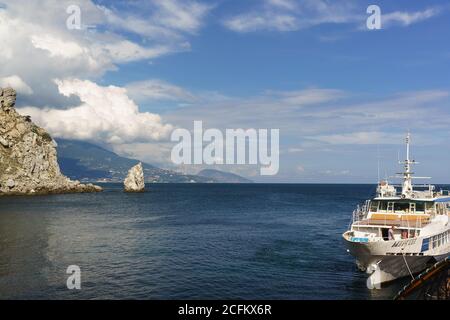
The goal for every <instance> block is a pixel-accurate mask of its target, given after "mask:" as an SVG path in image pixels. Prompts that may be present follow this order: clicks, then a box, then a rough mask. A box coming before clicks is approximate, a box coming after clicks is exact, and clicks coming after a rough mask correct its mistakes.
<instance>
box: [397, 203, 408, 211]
mask: <svg viewBox="0 0 450 320" xmlns="http://www.w3.org/2000/svg"><path fill="white" fill-rule="evenodd" d="M394 211H395V212H397V211H404V212H408V211H409V202H395V203H394Z"/></svg>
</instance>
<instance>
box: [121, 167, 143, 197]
mask: <svg viewBox="0 0 450 320" xmlns="http://www.w3.org/2000/svg"><path fill="white" fill-rule="evenodd" d="M123 184H124V186H125V192H144V189H145V183H144V170H143V168H142V163H140V162H139V163H138V164H137V165H135V166H134V167H132V168H131V169H130V170H129V171H128V175H127V177H126V178H125V181H124V182H123Z"/></svg>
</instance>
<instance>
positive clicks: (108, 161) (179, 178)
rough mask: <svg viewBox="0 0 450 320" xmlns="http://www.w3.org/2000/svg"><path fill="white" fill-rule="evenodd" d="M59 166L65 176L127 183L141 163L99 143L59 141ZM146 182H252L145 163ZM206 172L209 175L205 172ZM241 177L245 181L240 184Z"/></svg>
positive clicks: (223, 173)
mask: <svg viewBox="0 0 450 320" xmlns="http://www.w3.org/2000/svg"><path fill="white" fill-rule="evenodd" d="M56 142H57V144H58V147H57V151H58V163H59V166H60V168H61V171H62V173H64V174H65V175H66V176H68V177H70V178H71V179H76V180H80V181H98V182H99V181H105V182H123V180H124V179H125V177H126V175H127V173H128V170H129V169H130V168H131V167H132V166H134V165H135V164H137V163H138V162H139V160H136V159H129V158H125V157H121V156H119V155H117V154H115V153H114V152H112V151H109V150H106V149H104V148H102V147H99V146H97V145H95V144H92V143H89V142H84V141H78V140H66V139H56ZM142 166H143V168H144V176H145V180H146V182H159V183H217V182H234V183H235V182H244V181H246V182H249V180H247V179H245V178H243V177H240V176H238V175H234V174H231V173H226V172H222V171H218V170H203V171H202V172H203V173H204V174H202V175H185V174H182V173H179V172H175V171H172V170H165V169H160V168H157V167H155V166H153V165H151V164H148V163H144V162H143V163H142ZM205 171H206V172H205ZM238 178H240V179H241V181H238V180H239V179H238Z"/></svg>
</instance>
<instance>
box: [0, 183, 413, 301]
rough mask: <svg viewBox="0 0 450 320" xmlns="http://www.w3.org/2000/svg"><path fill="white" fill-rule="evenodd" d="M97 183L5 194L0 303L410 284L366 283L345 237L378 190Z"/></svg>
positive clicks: (0, 201)
mask: <svg viewBox="0 0 450 320" xmlns="http://www.w3.org/2000/svg"><path fill="white" fill-rule="evenodd" d="M103 186H104V188H105V191H104V192H102V193H98V194H71V195H52V196H36V197H2V198H0V299H391V298H392V297H393V296H394V295H395V293H396V292H397V291H398V290H399V288H400V287H401V286H402V285H404V284H405V281H406V280H400V281H397V282H394V283H392V284H391V285H389V286H387V287H385V288H383V289H381V290H375V291H371V290H368V289H367V288H366V283H365V281H366V277H367V276H366V275H365V274H364V273H361V272H359V271H357V269H356V267H355V265H354V261H353V259H352V257H350V256H349V255H348V253H347V252H346V250H345V248H344V245H343V242H342V240H341V234H342V232H343V231H345V230H346V228H347V227H348V224H349V220H350V216H351V212H352V210H353V209H354V207H355V206H356V204H358V203H360V202H362V201H364V200H365V199H367V198H370V197H371V196H372V195H373V193H374V191H375V186H374V185H321V184H151V185H148V186H147V189H148V190H147V192H145V193H139V194H126V193H124V192H122V186H121V185H120V184H105V185H103ZM69 265H77V266H79V267H80V268H81V289H80V290H68V289H67V287H66V280H67V277H68V276H69V275H68V274H66V269H67V267H68V266H69Z"/></svg>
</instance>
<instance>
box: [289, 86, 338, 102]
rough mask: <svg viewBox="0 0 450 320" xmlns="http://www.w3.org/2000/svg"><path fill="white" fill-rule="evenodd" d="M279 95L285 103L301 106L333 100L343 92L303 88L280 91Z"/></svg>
mask: <svg viewBox="0 0 450 320" xmlns="http://www.w3.org/2000/svg"><path fill="white" fill-rule="evenodd" d="M280 96H281V98H282V99H281V101H283V102H285V103H287V104H293V105H299V106H302V105H313V104H319V103H324V102H330V101H335V100H338V99H341V98H343V97H344V96H345V93H344V92H343V91H341V90H336V89H303V90H298V91H287V92H281V93H280Z"/></svg>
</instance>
